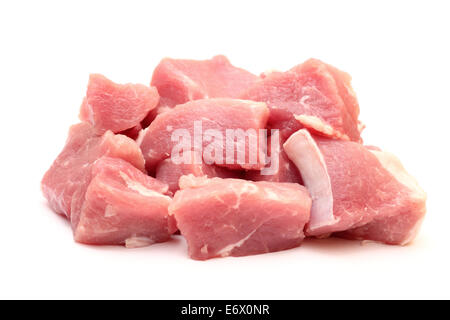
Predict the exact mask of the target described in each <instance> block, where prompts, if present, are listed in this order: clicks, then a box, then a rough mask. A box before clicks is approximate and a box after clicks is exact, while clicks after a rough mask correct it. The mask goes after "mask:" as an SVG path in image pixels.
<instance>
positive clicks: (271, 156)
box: [245, 137, 303, 184]
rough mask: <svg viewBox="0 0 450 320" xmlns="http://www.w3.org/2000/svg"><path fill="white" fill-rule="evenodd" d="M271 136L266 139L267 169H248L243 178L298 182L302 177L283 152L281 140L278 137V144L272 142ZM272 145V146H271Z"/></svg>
mask: <svg viewBox="0 0 450 320" xmlns="http://www.w3.org/2000/svg"><path fill="white" fill-rule="evenodd" d="M271 141H272V137H269V139H268V140H267V157H266V158H267V162H268V164H267V165H266V169H267V171H264V172H263V171H261V170H250V171H247V172H246V174H245V179H247V180H252V181H272V182H291V183H300V184H303V182H302V177H301V175H300V172H299V171H298V169H297V167H296V166H295V164H294V163H293V162H292V161H291V160H290V159H289V158H288V156H287V154H286V152H284V150H283V147H282V144H281V141H280V140H279V137H278V141H279V143H278V145H274V144H272V142H271ZM272 146H273V148H272Z"/></svg>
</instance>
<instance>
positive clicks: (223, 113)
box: [139, 99, 269, 172]
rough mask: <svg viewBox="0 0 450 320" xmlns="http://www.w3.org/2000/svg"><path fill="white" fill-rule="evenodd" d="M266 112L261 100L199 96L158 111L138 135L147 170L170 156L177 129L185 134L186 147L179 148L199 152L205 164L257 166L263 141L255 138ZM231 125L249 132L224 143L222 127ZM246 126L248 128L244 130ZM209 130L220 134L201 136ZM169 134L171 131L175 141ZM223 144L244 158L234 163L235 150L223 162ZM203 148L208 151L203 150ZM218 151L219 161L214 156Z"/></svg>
mask: <svg viewBox="0 0 450 320" xmlns="http://www.w3.org/2000/svg"><path fill="white" fill-rule="evenodd" d="M268 116H269V110H268V108H267V106H266V104H265V103H262V102H253V101H246V100H238V99H203V100H196V101H191V102H188V103H185V104H183V105H179V106H177V107H175V108H174V109H172V110H171V111H169V112H165V113H162V114H160V115H159V116H158V117H157V118H156V119H155V120H154V121H153V122H152V123H151V125H150V126H149V127H148V128H147V129H146V131H145V133H144V135H143V136H142V139H139V143H140V146H141V149H142V152H143V154H144V158H145V161H146V166H147V170H149V172H153V171H154V170H155V168H156V165H157V164H158V163H159V162H160V161H162V160H164V159H166V158H169V157H170V156H171V153H172V149H173V148H174V147H175V146H177V145H179V144H180V141H179V140H181V141H183V139H181V138H180V139H178V134H177V132H180V130H183V131H184V132H186V133H188V134H189V137H188V138H189V139H188V141H187V144H188V145H187V147H188V148H189V150H183V151H197V152H200V154H202V153H203V159H204V160H205V162H206V163H208V164H217V165H220V166H225V167H229V168H231V169H242V168H243V169H261V168H262V167H263V166H264V161H265V159H263V158H262V157H261V154H262V153H263V149H262V148H263V147H264V145H263V143H259V142H258V141H259V129H263V128H264V127H265V126H266V122H267V118H268ZM196 122H197V124H198V123H200V124H201V126H200V127H199V126H197V127H198V128H200V135H198V134H197V133H196V132H195V130H194V128H195V123H196ZM234 129H241V130H242V132H244V133H249V134H248V136H247V138H246V139H245V143H243V141H241V143H239V142H238V141H237V140H235V141H234V142H230V143H229V144H227V143H226V140H227V139H226V130H234ZM249 129H250V132H249V131H247V130H249ZM211 130H214V131H216V132H219V133H220V134H221V137H215V136H210V137H209V138H211V139H210V140H209V141H207V139H206V138H205V136H206V135H207V133H208V131H211ZM202 133H203V135H202ZM172 135H175V138H176V139H175V141H174V140H173V139H172ZM219 138H220V139H219ZM255 139H256V143H255V144H253V145H251V144H250V143H249V141H254V140H255ZM194 140H195V141H196V143H194ZM264 142H265V141H264ZM227 145H230V150H231V148H234V150H235V151H236V150H238V151H239V152H242V153H244V152H245V155H246V158H245V159H244V160H245V161H241V163H238V160H239V158H238V154H237V152H235V153H234V157H233V159H231V160H232V161H230V162H232V164H227V163H226V153H225V148H226V147H227ZM216 147H217V148H216ZM201 149H203V150H201ZM217 149H220V150H219V151H218V153H217V154H216V153H215V152H214V150H217ZM207 150H210V151H211V150H212V151H211V152H207ZM202 151H203V152H202ZM250 151H251V154H252V155H254V156H255V157H256V159H254V160H255V161H254V163H252V162H253V161H250V160H251V159H250V157H249V154H250ZM229 153H230V154H231V155H233V153H231V152H229ZM219 154H221V159H222V161H220V159H219V160H217V159H218V158H217V157H218V155H219ZM206 158H207V159H206ZM216 160H217V161H216ZM242 162H243V163H242Z"/></svg>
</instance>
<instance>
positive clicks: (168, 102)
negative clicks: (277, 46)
mask: <svg viewBox="0 0 450 320" xmlns="http://www.w3.org/2000/svg"><path fill="white" fill-rule="evenodd" d="M257 79H258V77H257V76H255V75H253V74H251V73H250V72H248V71H245V70H243V69H240V68H236V67H234V66H233V65H231V63H230V62H229V61H228V59H227V58H226V57H224V56H216V57H214V58H212V59H211V60H203V61H199V60H176V59H169V58H166V59H163V60H162V61H161V62H160V64H159V65H158V66H157V67H156V69H155V71H154V72H153V77H152V82H151V85H152V86H155V87H156V88H158V92H159V94H160V95H161V106H168V107H173V106H175V105H178V104H183V103H186V102H188V101H192V100H198V99H205V98H239V96H240V95H241V93H242V92H243V91H244V90H245V89H246V88H247V87H248V86H249V85H250V84H253V83H254V82H255V81H256V80H257Z"/></svg>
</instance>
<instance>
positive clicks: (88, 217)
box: [74, 157, 176, 247]
mask: <svg viewBox="0 0 450 320" xmlns="http://www.w3.org/2000/svg"><path fill="white" fill-rule="evenodd" d="M91 174H92V180H91V182H90V184H89V187H88V188H87V190H86V193H85V197H84V201H83V206H82V209H81V212H80V217H79V223H78V224H77V226H76V227H75V230H74V238H75V240H76V241H77V242H81V243H86V244H97V245H116V244H117V245H121V244H124V245H125V246H127V247H142V246H146V245H151V244H153V243H157V242H164V241H167V240H168V239H169V238H170V235H171V234H172V233H173V232H174V231H175V230H176V227H175V222H174V220H173V218H169V215H168V207H169V204H170V203H171V201H172V198H170V197H169V196H167V195H166V193H167V191H168V188H169V187H168V185H167V184H165V183H163V182H160V181H158V180H156V179H154V178H152V177H150V176H147V175H146V174H144V173H142V171H140V170H138V169H136V168H135V167H133V166H132V165H131V164H129V163H128V162H126V161H124V160H122V159H117V158H109V157H102V158H100V159H99V160H97V161H96V162H95V163H94V164H93V166H92V171H91Z"/></svg>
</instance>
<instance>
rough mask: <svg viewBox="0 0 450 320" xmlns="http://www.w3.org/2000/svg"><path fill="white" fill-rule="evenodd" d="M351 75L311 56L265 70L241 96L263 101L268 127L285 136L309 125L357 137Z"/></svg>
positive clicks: (331, 134) (335, 135)
mask: <svg viewBox="0 0 450 320" xmlns="http://www.w3.org/2000/svg"><path fill="white" fill-rule="evenodd" d="M350 81H351V78H350V76H349V75H348V74H347V73H345V72H343V71H340V70H338V69H336V68H334V67H332V66H330V65H328V64H325V63H323V62H321V61H319V60H315V59H310V60H308V61H306V62H305V63H303V64H301V65H298V66H296V67H294V68H292V69H291V70H289V71H287V72H277V71H274V72H271V73H268V74H265V75H264V77H263V78H261V79H260V80H259V81H258V82H257V83H256V84H254V85H253V86H252V87H250V88H249V89H248V91H246V92H245V93H243V95H242V96H241V98H243V99H248V100H254V101H263V102H266V103H267V105H268V106H269V108H270V118H269V127H270V128H276V129H281V136H282V137H283V138H284V139H286V138H288V137H289V136H290V135H291V134H292V133H293V132H295V131H297V130H299V129H301V128H304V127H306V128H308V129H310V130H313V131H315V132H316V133H319V134H322V135H325V136H328V137H333V138H338V139H343V140H353V141H360V129H361V130H362V126H361V125H360V123H359V122H358V115H359V105H358V101H357V99H356V96H355V93H354V92H353V89H352V87H351V84H350Z"/></svg>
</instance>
